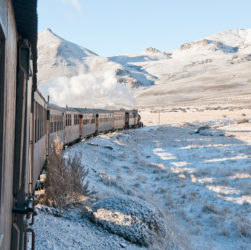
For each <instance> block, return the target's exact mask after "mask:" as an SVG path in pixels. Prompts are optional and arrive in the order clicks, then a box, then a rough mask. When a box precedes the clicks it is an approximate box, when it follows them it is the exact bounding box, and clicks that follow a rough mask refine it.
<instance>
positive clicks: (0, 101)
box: [0, 25, 5, 201]
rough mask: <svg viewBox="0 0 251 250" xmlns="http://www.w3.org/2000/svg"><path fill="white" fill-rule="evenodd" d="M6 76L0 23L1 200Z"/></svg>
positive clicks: (3, 40) (3, 42)
mask: <svg viewBox="0 0 251 250" xmlns="http://www.w3.org/2000/svg"><path fill="white" fill-rule="evenodd" d="M4 78H5V38H4V33H3V31H2V28H1V25H0V201H1V193H2V191H1V187H2V166H3V159H2V156H3V129H4V125H3V122H4Z"/></svg>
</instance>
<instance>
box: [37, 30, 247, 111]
mask: <svg viewBox="0 0 251 250" xmlns="http://www.w3.org/2000/svg"><path fill="white" fill-rule="evenodd" d="M38 51H39V57H38V67H39V74H38V78H39V82H40V83H44V82H47V83H48V82H51V81H54V80H56V79H57V78H58V77H60V76H66V77H73V76H74V75H79V74H91V75H93V76H95V77H96V76H98V77H101V78H102V76H103V75H105V72H107V71H109V72H113V74H114V76H115V77H116V79H117V81H118V82H119V83H121V84H123V85H125V86H129V87H131V88H133V92H134V94H135V97H136V101H137V106H138V107H142V108H143V107H156V106H166V105H177V104H184V103H190V104H193V103H195V102H201V103H203V102H205V103H215V104H217V103H220V102H223V101H224V102H227V100H226V99H227V98H230V99H231V98H232V99H235V101H236V100H237V99H236V98H234V97H235V96H238V98H239V100H240V101H242V100H244V101H245V100H247V102H248V101H249V95H251V70H250V69H251V29H246V30H228V31H224V32H221V33H217V34H214V35H212V36H208V37H206V38H203V39H201V40H199V41H195V42H189V43H185V44H183V45H181V47H180V48H179V49H175V50H166V51H159V50H158V49H155V48H148V49H146V50H145V51H143V52H140V53H136V54H129V55H119V56H113V57H109V58H104V57H100V56H98V55H97V54H95V53H94V52H92V51H90V50H87V49H85V48H83V47H81V46H78V45H75V44H73V43H70V42H68V41H66V40H64V39H62V38H60V37H58V36H57V35H55V34H54V33H53V32H52V31H50V30H46V31H44V32H43V33H41V34H40V35H39V40H38ZM41 86H42V85H41ZM223 99H224V100H223ZM232 99H231V101H232Z"/></svg>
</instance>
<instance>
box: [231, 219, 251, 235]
mask: <svg viewBox="0 0 251 250" xmlns="http://www.w3.org/2000/svg"><path fill="white" fill-rule="evenodd" d="M233 226H234V227H235V230H236V231H237V233H238V234H239V235H240V236H242V237H249V238H251V220H250V219H249V218H247V217H244V216H237V217H236V219H235V220H234V222H233Z"/></svg>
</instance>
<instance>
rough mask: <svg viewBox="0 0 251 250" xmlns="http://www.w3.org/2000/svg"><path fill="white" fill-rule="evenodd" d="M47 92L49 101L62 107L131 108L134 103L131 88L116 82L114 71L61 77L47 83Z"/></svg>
mask: <svg viewBox="0 0 251 250" xmlns="http://www.w3.org/2000/svg"><path fill="white" fill-rule="evenodd" d="M48 94H49V96H50V102H52V103H55V104H57V105H59V106H63V107H64V106H65V105H68V106H71V107H81V108H84V107H87V108H133V107H134V105H135V100H134V97H133V92H132V90H131V89H130V88H128V87H126V86H124V85H122V84H120V83H118V82H117V79H116V77H115V74H114V71H106V72H103V74H101V75H100V76H94V74H90V73H87V74H86V73H85V74H79V75H78V76H73V77H71V78H68V77H61V78H59V79H58V80H57V81H55V82H53V83H50V84H49V88H48Z"/></svg>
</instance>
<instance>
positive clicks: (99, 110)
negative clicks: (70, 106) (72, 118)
mask: <svg viewBox="0 0 251 250" xmlns="http://www.w3.org/2000/svg"><path fill="white" fill-rule="evenodd" d="M74 109H75V110H77V111H78V112H80V113H83V114H85V113H86V114H88V113H95V114H99V113H112V112H113V111H111V110H105V109H88V108H74Z"/></svg>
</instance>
